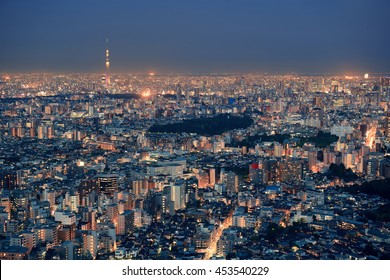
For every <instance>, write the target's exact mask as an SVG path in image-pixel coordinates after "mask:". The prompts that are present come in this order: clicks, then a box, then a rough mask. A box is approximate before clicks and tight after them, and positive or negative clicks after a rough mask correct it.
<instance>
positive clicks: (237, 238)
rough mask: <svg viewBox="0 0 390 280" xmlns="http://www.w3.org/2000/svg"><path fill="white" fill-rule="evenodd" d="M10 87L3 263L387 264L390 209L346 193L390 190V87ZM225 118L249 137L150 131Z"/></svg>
mask: <svg viewBox="0 0 390 280" xmlns="http://www.w3.org/2000/svg"><path fill="white" fill-rule="evenodd" d="M1 77H2V78H1V80H0V116H1V117H0V197H1V204H0V225H1V228H0V238H1V239H0V259H124V258H125V259H210V258H218V259H220V258H221V259H370V258H371V259H375V258H388V257H389V256H390V229H389V222H388V221H377V220H371V219H368V218H367V215H366V214H367V213H368V212H370V211H371V212H372V211H376V210H377V209H378V207H380V206H385V205H387V204H389V201H388V200H387V199H386V198H384V197H379V196H375V195H366V194H363V193H359V194H350V193H349V192H346V191H345V188H346V187H348V186H350V185H354V184H357V185H359V184H362V183H364V182H371V181H374V180H386V179H388V178H390V159H389V157H388V156H387V155H388V154H387V153H388V150H389V148H390V113H389V108H388V106H389V104H390V79H389V78H386V77H380V76H375V77H368V76H367V75H366V76H365V77H357V76H356V77H355V76H299V75H293V74H291V75H285V76H276V75H263V74H247V75H245V76H242V75H236V74H224V75H203V76H202V75H197V76H191V75H154V74H153V75H150V74H147V75H145V74H112V75H111V76H110V79H109V82H107V77H105V79H103V80H104V81H103V80H102V79H101V77H100V75H98V74H77V75H76V74H69V75H56V74H12V75H6V74H3V75H2V76H1ZM102 81H103V82H102ZM219 114H230V115H237V116H239V115H246V116H249V117H250V118H251V119H252V120H253V124H252V125H251V126H249V127H247V128H242V127H238V128H237V129H234V130H230V131H225V132H224V133H222V134H220V135H213V131H207V133H205V134H204V135H200V134H196V133H188V132H183V133H175V134H174V133H166V132H163V131H162V132H153V133H152V132H150V131H149V128H150V127H151V126H152V125H153V124H168V125H174V124H175V123H178V122H182V121H183V120H186V119H198V121H199V122H202V119H204V118H212V117H215V116H217V115H219ZM335 169H337V170H341V173H340V172H339V173H335V171H334V170H335Z"/></svg>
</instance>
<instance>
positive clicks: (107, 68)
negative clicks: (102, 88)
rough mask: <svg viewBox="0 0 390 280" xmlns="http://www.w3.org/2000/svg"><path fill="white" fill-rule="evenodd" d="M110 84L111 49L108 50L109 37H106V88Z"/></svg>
mask: <svg viewBox="0 0 390 280" xmlns="http://www.w3.org/2000/svg"><path fill="white" fill-rule="evenodd" d="M109 86H110V51H109V50H108V39H106V88H107V89H108V88H109Z"/></svg>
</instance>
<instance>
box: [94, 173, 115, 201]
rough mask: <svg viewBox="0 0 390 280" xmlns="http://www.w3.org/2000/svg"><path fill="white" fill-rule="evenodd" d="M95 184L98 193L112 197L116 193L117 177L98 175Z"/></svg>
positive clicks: (113, 175)
mask: <svg viewBox="0 0 390 280" xmlns="http://www.w3.org/2000/svg"><path fill="white" fill-rule="evenodd" d="M97 184H98V189H99V191H100V192H102V193H104V194H106V195H109V196H112V195H114V193H115V192H117V191H118V175H116V174H100V175H98V177H97Z"/></svg>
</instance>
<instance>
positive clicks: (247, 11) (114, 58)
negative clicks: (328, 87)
mask: <svg viewBox="0 0 390 280" xmlns="http://www.w3.org/2000/svg"><path fill="white" fill-rule="evenodd" d="M389 11H390V1H388V0H241V1H239V0H194V1H186V0H142V1H132V0H105V1H101V0H62V1H55V0H34V1H33V0H0V38H1V40H0V71H1V72H4V71H5V72H15V71H34V70H39V71H77V72H87V71H88V72H89V71H104V49H105V38H106V37H109V39H110V50H111V67H112V71H113V72H118V71H157V72H164V71H165V72H166V71H185V72H194V71H202V72H213V71H218V72H221V71H233V72H235V71H237V72H246V71H278V72H284V71H297V72H328V71H330V72H344V71H348V72H390V63H389V62H390V36H389V35H390V32H389V28H390V16H389V14H388V13H389Z"/></svg>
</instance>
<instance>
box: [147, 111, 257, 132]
mask: <svg viewBox="0 0 390 280" xmlns="http://www.w3.org/2000/svg"><path fill="white" fill-rule="evenodd" d="M252 124H253V120H252V119H251V118H250V117H248V116H242V117H239V116H232V115H228V114H222V115H217V116H215V117H211V118H199V119H189V120H184V121H183V122H178V123H171V124H163V125H160V124H154V125H152V126H151V127H150V128H149V132H153V133H156V132H159V133H183V132H185V133H197V134H199V135H205V136H212V135H220V134H222V133H224V132H226V131H229V130H233V129H239V128H244V129H245V128H247V127H249V126H250V125H252Z"/></svg>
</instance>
